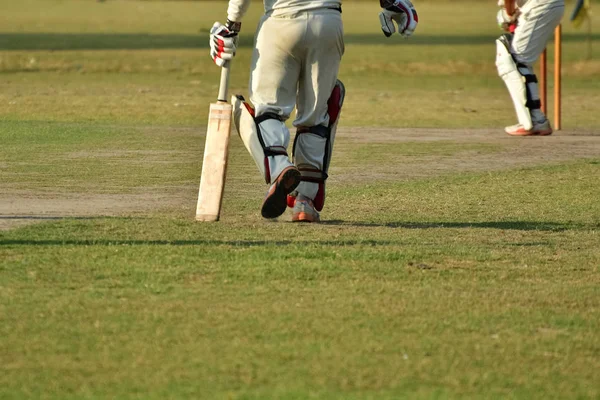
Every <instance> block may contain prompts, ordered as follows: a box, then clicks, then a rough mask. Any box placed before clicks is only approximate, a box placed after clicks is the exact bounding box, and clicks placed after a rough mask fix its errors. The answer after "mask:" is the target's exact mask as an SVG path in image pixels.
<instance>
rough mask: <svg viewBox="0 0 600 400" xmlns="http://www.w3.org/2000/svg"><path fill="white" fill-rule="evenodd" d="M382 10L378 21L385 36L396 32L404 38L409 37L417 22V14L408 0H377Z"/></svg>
mask: <svg viewBox="0 0 600 400" xmlns="http://www.w3.org/2000/svg"><path fill="white" fill-rule="evenodd" d="M379 4H380V5H381V8H383V11H382V12H381V13H379V22H380V23H381V30H382V31H383V34H384V35H385V36H386V37H390V36H392V34H393V33H394V32H396V26H395V25H394V22H395V23H396V24H397V25H398V33H399V34H401V35H402V36H404V37H405V38H407V37H410V36H411V35H412V34H413V33H414V31H415V29H416V28H417V24H418V23H419V15H418V14H417V10H415V7H414V6H413V4H412V3H411V2H410V0H379Z"/></svg>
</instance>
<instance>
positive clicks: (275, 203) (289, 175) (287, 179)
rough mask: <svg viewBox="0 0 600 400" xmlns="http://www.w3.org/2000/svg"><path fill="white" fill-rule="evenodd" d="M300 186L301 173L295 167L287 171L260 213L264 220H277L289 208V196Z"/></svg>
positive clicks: (278, 180)
mask: <svg viewBox="0 0 600 400" xmlns="http://www.w3.org/2000/svg"><path fill="white" fill-rule="evenodd" d="M299 184H300V171H298V170H297V169H296V168H294V167H288V168H287V169H285V170H284V171H283V172H282V173H281V176H280V177H279V178H277V182H275V189H274V190H273V192H272V193H270V194H269V195H267V198H266V199H265V201H264V202H263V205H262V209H261V211H260V213H261V215H262V216H263V218H268V219H271V218H277V217H279V216H280V215H281V214H283V213H284V212H285V209H286V208H287V195H288V194H289V193H291V192H293V191H294V190H295V189H296V187H298V185H299Z"/></svg>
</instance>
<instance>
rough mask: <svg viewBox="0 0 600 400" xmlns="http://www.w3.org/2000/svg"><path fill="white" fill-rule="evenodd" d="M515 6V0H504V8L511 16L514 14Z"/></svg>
mask: <svg viewBox="0 0 600 400" xmlns="http://www.w3.org/2000/svg"><path fill="white" fill-rule="evenodd" d="M516 6H517V5H516V4H515V0H504V8H505V9H506V13H507V14H508V15H510V16H511V17H512V16H513V15H514V14H515V9H516Z"/></svg>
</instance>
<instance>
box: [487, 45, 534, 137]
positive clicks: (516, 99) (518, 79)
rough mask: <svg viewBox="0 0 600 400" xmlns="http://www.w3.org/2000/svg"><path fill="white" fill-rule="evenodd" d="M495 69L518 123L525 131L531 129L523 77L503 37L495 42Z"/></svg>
mask: <svg viewBox="0 0 600 400" xmlns="http://www.w3.org/2000/svg"><path fill="white" fill-rule="evenodd" d="M496 67H497V68H498V75H500V77H501V78H502V79H503V80H504V83H505V84H506V87H507V88H508V92H509V93H510V97H511V98H512V101H513V103H514V105H515V111H516V112H517V118H518V120H519V123H520V124H521V125H523V127H524V128H525V129H531V128H532V127H533V124H532V122H531V114H530V112H529V108H527V87H526V86H525V77H524V76H523V75H521V73H520V72H519V70H518V68H517V64H516V63H515V60H514V59H513V57H512V55H511V54H510V43H509V42H508V39H507V38H506V37H505V36H502V37H500V38H499V39H498V40H496Z"/></svg>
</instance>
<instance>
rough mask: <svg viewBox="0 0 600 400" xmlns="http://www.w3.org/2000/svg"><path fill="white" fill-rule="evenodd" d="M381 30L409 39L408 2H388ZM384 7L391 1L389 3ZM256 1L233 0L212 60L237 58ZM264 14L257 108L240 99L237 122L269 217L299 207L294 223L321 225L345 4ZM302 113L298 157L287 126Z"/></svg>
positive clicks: (254, 74) (274, 7) (255, 73)
mask: <svg viewBox="0 0 600 400" xmlns="http://www.w3.org/2000/svg"><path fill="white" fill-rule="evenodd" d="M381 2H382V4H381V5H382V7H383V8H384V10H383V11H382V12H381V14H380V20H381V23H382V30H383V32H384V34H385V35H386V36H390V35H391V34H392V33H394V32H395V31H396V26H395V24H397V26H398V32H399V33H400V34H402V35H403V36H410V35H411V34H412V32H413V31H414V30H415V28H416V25H417V22H418V17H417V14H416V11H414V8H413V6H412V4H411V3H410V1H409V0H381ZM384 2H385V3H384ZM249 4H250V0H229V7H228V9H227V23H226V25H222V24H220V23H219V22H215V24H214V26H213V27H212V29H211V31H210V46H211V57H212V58H213V60H214V62H215V63H216V64H217V65H219V66H222V65H223V64H224V63H225V62H227V61H229V60H231V59H232V58H233V56H234V55H235V51H236V46H237V36H238V33H239V31H240V28H241V21H242V17H243V16H244V14H245V13H246V11H247V9H248V6H249ZM264 8H265V15H264V16H263V17H262V18H261V20H260V22H259V24H258V28H257V30H256V34H255V37H254V51H253V55H252V63H251V66H250V68H251V76H250V90H249V91H250V103H251V104H252V105H253V106H252V105H250V104H249V103H246V102H245V101H244V99H243V98H242V97H241V96H234V97H233V98H232V104H233V108H234V124H235V126H236V128H237V130H238V133H239V134H240V137H241V138H242V140H243V142H244V144H245V145H246V148H247V149H248V151H249V152H250V154H251V155H252V157H253V159H254V161H255V162H256V165H257V166H258V168H259V170H260V171H261V173H262V174H263V176H264V178H265V181H266V183H267V184H269V185H270V187H269V190H268V192H267V195H266V197H265V200H264V202H263V205H262V209H261V214H262V216H263V217H265V218H276V217H278V216H280V215H281V214H283V212H284V211H285V209H286V206H290V207H293V214H292V220H293V221H299V222H318V221H319V220H320V216H319V211H321V209H322V208H323V204H324V202H325V180H326V179H327V172H328V168H329V163H330V160H331V153H332V150H333V142H334V140H335V132H336V128H337V122H338V118H339V114H340V110H341V107H342V103H343V101H344V95H345V89H344V85H343V84H342V82H340V81H339V80H338V79H337V76H338V70H339V66H340V61H341V58H342V55H343V53H344V39H343V26H342V16H341V12H342V9H341V0H264ZM294 107H295V108H296V118H295V120H294V122H293V126H294V127H295V128H296V137H295V140H294V144H293V147H292V148H293V153H292V154H293V157H292V160H290V158H289V156H288V153H287V147H288V145H289V141H290V132H289V130H288V128H287V127H286V125H285V121H286V120H287V119H288V118H289V117H290V114H291V113H292V111H293V110H294Z"/></svg>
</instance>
